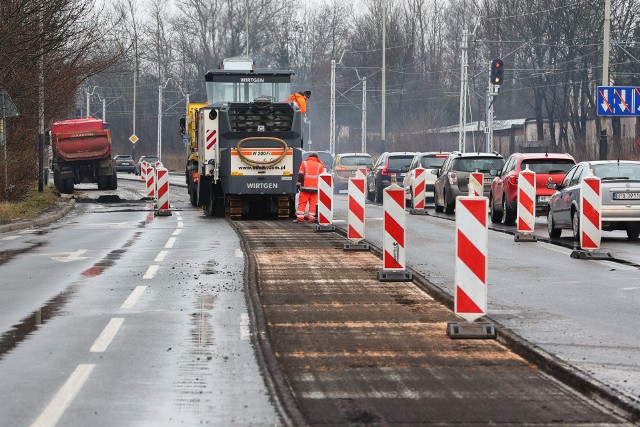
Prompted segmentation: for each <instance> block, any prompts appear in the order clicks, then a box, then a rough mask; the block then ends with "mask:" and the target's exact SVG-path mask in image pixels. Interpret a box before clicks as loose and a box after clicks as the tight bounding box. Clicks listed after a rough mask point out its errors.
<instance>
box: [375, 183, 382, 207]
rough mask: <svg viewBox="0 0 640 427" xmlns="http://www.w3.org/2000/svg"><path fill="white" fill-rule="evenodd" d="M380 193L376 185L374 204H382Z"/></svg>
mask: <svg viewBox="0 0 640 427" xmlns="http://www.w3.org/2000/svg"><path fill="white" fill-rule="evenodd" d="M382 192H383V189H382V187H378V186H377V185H376V199H375V202H376V203H382Z"/></svg>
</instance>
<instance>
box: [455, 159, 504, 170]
mask: <svg viewBox="0 0 640 427" xmlns="http://www.w3.org/2000/svg"><path fill="white" fill-rule="evenodd" d="M503 164H504V160H503V159H502V158H501V157H470V158H463V159H457V160H456V161H455V163H454V164H453V170H456V171H459V172H475V171H479V172H489V171H490V170H491V169H502V165H503Z"/></svg>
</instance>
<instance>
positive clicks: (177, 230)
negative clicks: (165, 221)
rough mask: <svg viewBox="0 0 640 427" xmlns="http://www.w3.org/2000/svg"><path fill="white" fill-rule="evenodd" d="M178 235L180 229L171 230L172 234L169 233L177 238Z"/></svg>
mask: <svg viewBox="0 0 640 427" xmlns="http://www.w3.org/2000/svg"><path fill="white" fill-rule="evenodd" d="M180 233H182V228H176V229H175V230H173V233H171V235H172V236H178V235H180Z"/></svg>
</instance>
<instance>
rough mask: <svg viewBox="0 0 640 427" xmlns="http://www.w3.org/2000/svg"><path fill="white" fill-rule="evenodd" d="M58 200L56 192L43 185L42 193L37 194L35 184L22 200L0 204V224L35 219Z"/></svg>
mask: <svg viewBox="0 0 640 427" xmlns="http://www.w3.org/2000/svg"><path fill="white" fill-rule="evenodd" d="M58 198H59V196H58V194H57V193H56V191H55V190H54V189H53V188H52V187H49V186H48V185H45V187H44V191H43V192H42V193H38V185H37V184H36V185H34V186H33V187H31V189H30V190H29V191H28V192H27V194H26V195H25V197H24V199H23V200H20V201H17V202H0V223H7V222H12V221H16V220H21V219H22V220H27V219H32V218H35V217H36V216H37V215H38V214H39V213H40V212H42V211H44V210H46V209H48V208H50V207H51V206H53V205H54V204H55V203H56V201H57V200H58Z"/></svg>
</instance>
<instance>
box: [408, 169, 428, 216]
mask: <svg viewBox="0 0 640 427" xmlns="http://www.w3.org/2000/svg"><path fill="white" fill-rule="evenodd" d="M411 191H412V194H411V200H413V203H412V206H411V209H410V210H409V213H410V214H412V215H425V214H426V213H427V211H426V210H425V197H426V169H424V168H421V167H418V168H415V170H414V171H413V187H412V188H411Z"/></svg>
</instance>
